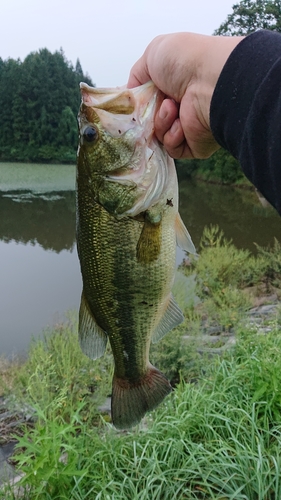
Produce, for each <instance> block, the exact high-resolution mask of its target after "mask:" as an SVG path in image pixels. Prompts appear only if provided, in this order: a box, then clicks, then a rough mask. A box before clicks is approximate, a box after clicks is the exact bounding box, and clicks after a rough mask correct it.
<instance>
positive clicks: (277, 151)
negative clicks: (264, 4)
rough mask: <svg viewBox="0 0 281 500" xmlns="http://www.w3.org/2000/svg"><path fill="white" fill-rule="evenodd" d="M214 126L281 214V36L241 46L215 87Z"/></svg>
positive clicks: (266, 34) (251, 39) (257, 36)
mask: <svg viewBox="0 0 281 500" xmlns="http://www.w3.org/2000/svg"><path fill="white" fill-rule="evenodd" d="M210 123H211V129H212V132H213V134H214V137H215V139H216V141H217V142H218V143H219V144H220V145H221V146H222V147H224V148H225V149H227V150H228V151H229V152H230V153H231V154H232V155H233V156H234V157H235V158H237V159H238V160H239V162H240V164H241V166H242V169H243V171H244V173H245V175H246V176H247V177H248V178H249V179H250V181H251V182H252V183H253V184H254V185H255V186H256V187H257V188H258V189H259V191H260V192H261V193H262V194H263V195H264V196H265V198H266V199H267V200H268V201H269V202H270V203H271V204H272V205H273V206H274V207H275V208H276V209H277V210H278V212H279V213H280V214H281V34H279V33H274V32H271V31H257V32H256V33H253V34H252V35H249V36H248V37H246V38H245V39H244V40H242V41H241V42H240V43H239V44H238V45H237V47H236V48H235V49H234V51H233V52H232V53H231V55H230V57H229V59H228V60H227V62H226V64H225V66H224V68H223V70H222V73H221V75H220V77H219V80H218V82H217V85H216V88H215V91H214V94H213V98H212V102H211V109H210Z"/></svg>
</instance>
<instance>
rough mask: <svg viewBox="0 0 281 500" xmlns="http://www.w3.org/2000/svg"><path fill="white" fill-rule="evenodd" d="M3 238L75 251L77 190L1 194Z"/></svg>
mask: <svg viewBox="0 0 281 500" xmlns="http://www.w3.org/2000/svg"><path fill="white" fill-rule="evenodd" d="M0 214H1V217H0V240H3V241H5V242H9V241H11V240H14V241H17V242H21V243H28V242H31V243H33V244H35V243H38V244H39V245H40V246H42V247H43V248H44V249H45V250H53V251H55V252H61V251H62V250H64V249H66V250H73V248H74V244H75V192H74V191H60V192H51V193H37V194H35V193H32V192H30V191H11V192H9V193H1V194H0Z"/></svg>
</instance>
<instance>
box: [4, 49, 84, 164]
mask: <svg viewBox="0 0 281 500" xmlns="http://www.w3.org/2000/svg"><path fill="white" fill-rule="evenodd" d="M81 80H83V81H84V82H86V83H88V84H89V85H93V82H92V80H91V79H90V77H89V76H88V75H84V73H83V70H82V67H81V64H80V61H79V59H78V60H77V62H76V65H75V68H74V67H73V66H72V64H71V63H70V62H68V61H67V59H66V57H65V55H64V53H63V51H62V50H60V51H56V52H55V53H54V54H52V53H51V52H49V50H47V49H46V48H45V49H41V50H39V52H32V53H31V54H29V55H28V56H27V57H26V58H25V59H24V61H23V62H21V61H20V60H19V59H18V60H14V59H7V60H5V61H3V60H2V59H1V58H0V109H1V118H0V161H22V162H40V163H44V162H48V163H49V162H54V163H61V162H65V163H73V162H75V159H76V150H77V141H78V129H77V119H76V116H77V111H78V108H79V104H80V92H79V82H80V81H81Z"/></svg>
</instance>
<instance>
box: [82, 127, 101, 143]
mask: <svg viewBox="0 0 281 500" xmlns="http://www.w3.org/2000/svg"><path fill="white" fill-rule="evenodd" d="M83 137H84V139H85V140H86V141H87V142H94V141H95V140H96V139H97V137H98V132H97V130H96V129H95V128H94V127H86V128H85V130H84V132H83Z"/></svg>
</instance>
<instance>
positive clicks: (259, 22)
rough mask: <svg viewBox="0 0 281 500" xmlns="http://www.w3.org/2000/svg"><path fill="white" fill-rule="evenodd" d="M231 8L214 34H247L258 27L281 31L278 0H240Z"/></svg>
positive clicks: (280, 9) (280, 13)
mask: <svg viewBox="0 0 281 500" xmlns="http://www.w3.org/2000/svg"><path fill="white" fill-rule="evenodd" d="M232 9H233V12H232V14H229V15H228V16H227V19H226V21H225V22H224V23H222V24H221V25H220V27H219V28H218V29H217V30H216V31H215V32H214V34H215V35H228V36H229V35H230V36H233V35H248V34H249V33H253V32H254V31H256V30H258V29H267V30H272V31H279V32H281V1H280V0H256V1H254V0H242V1H241V2H240V3H237V4H235V5H233V7H232Z"/></svg>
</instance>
